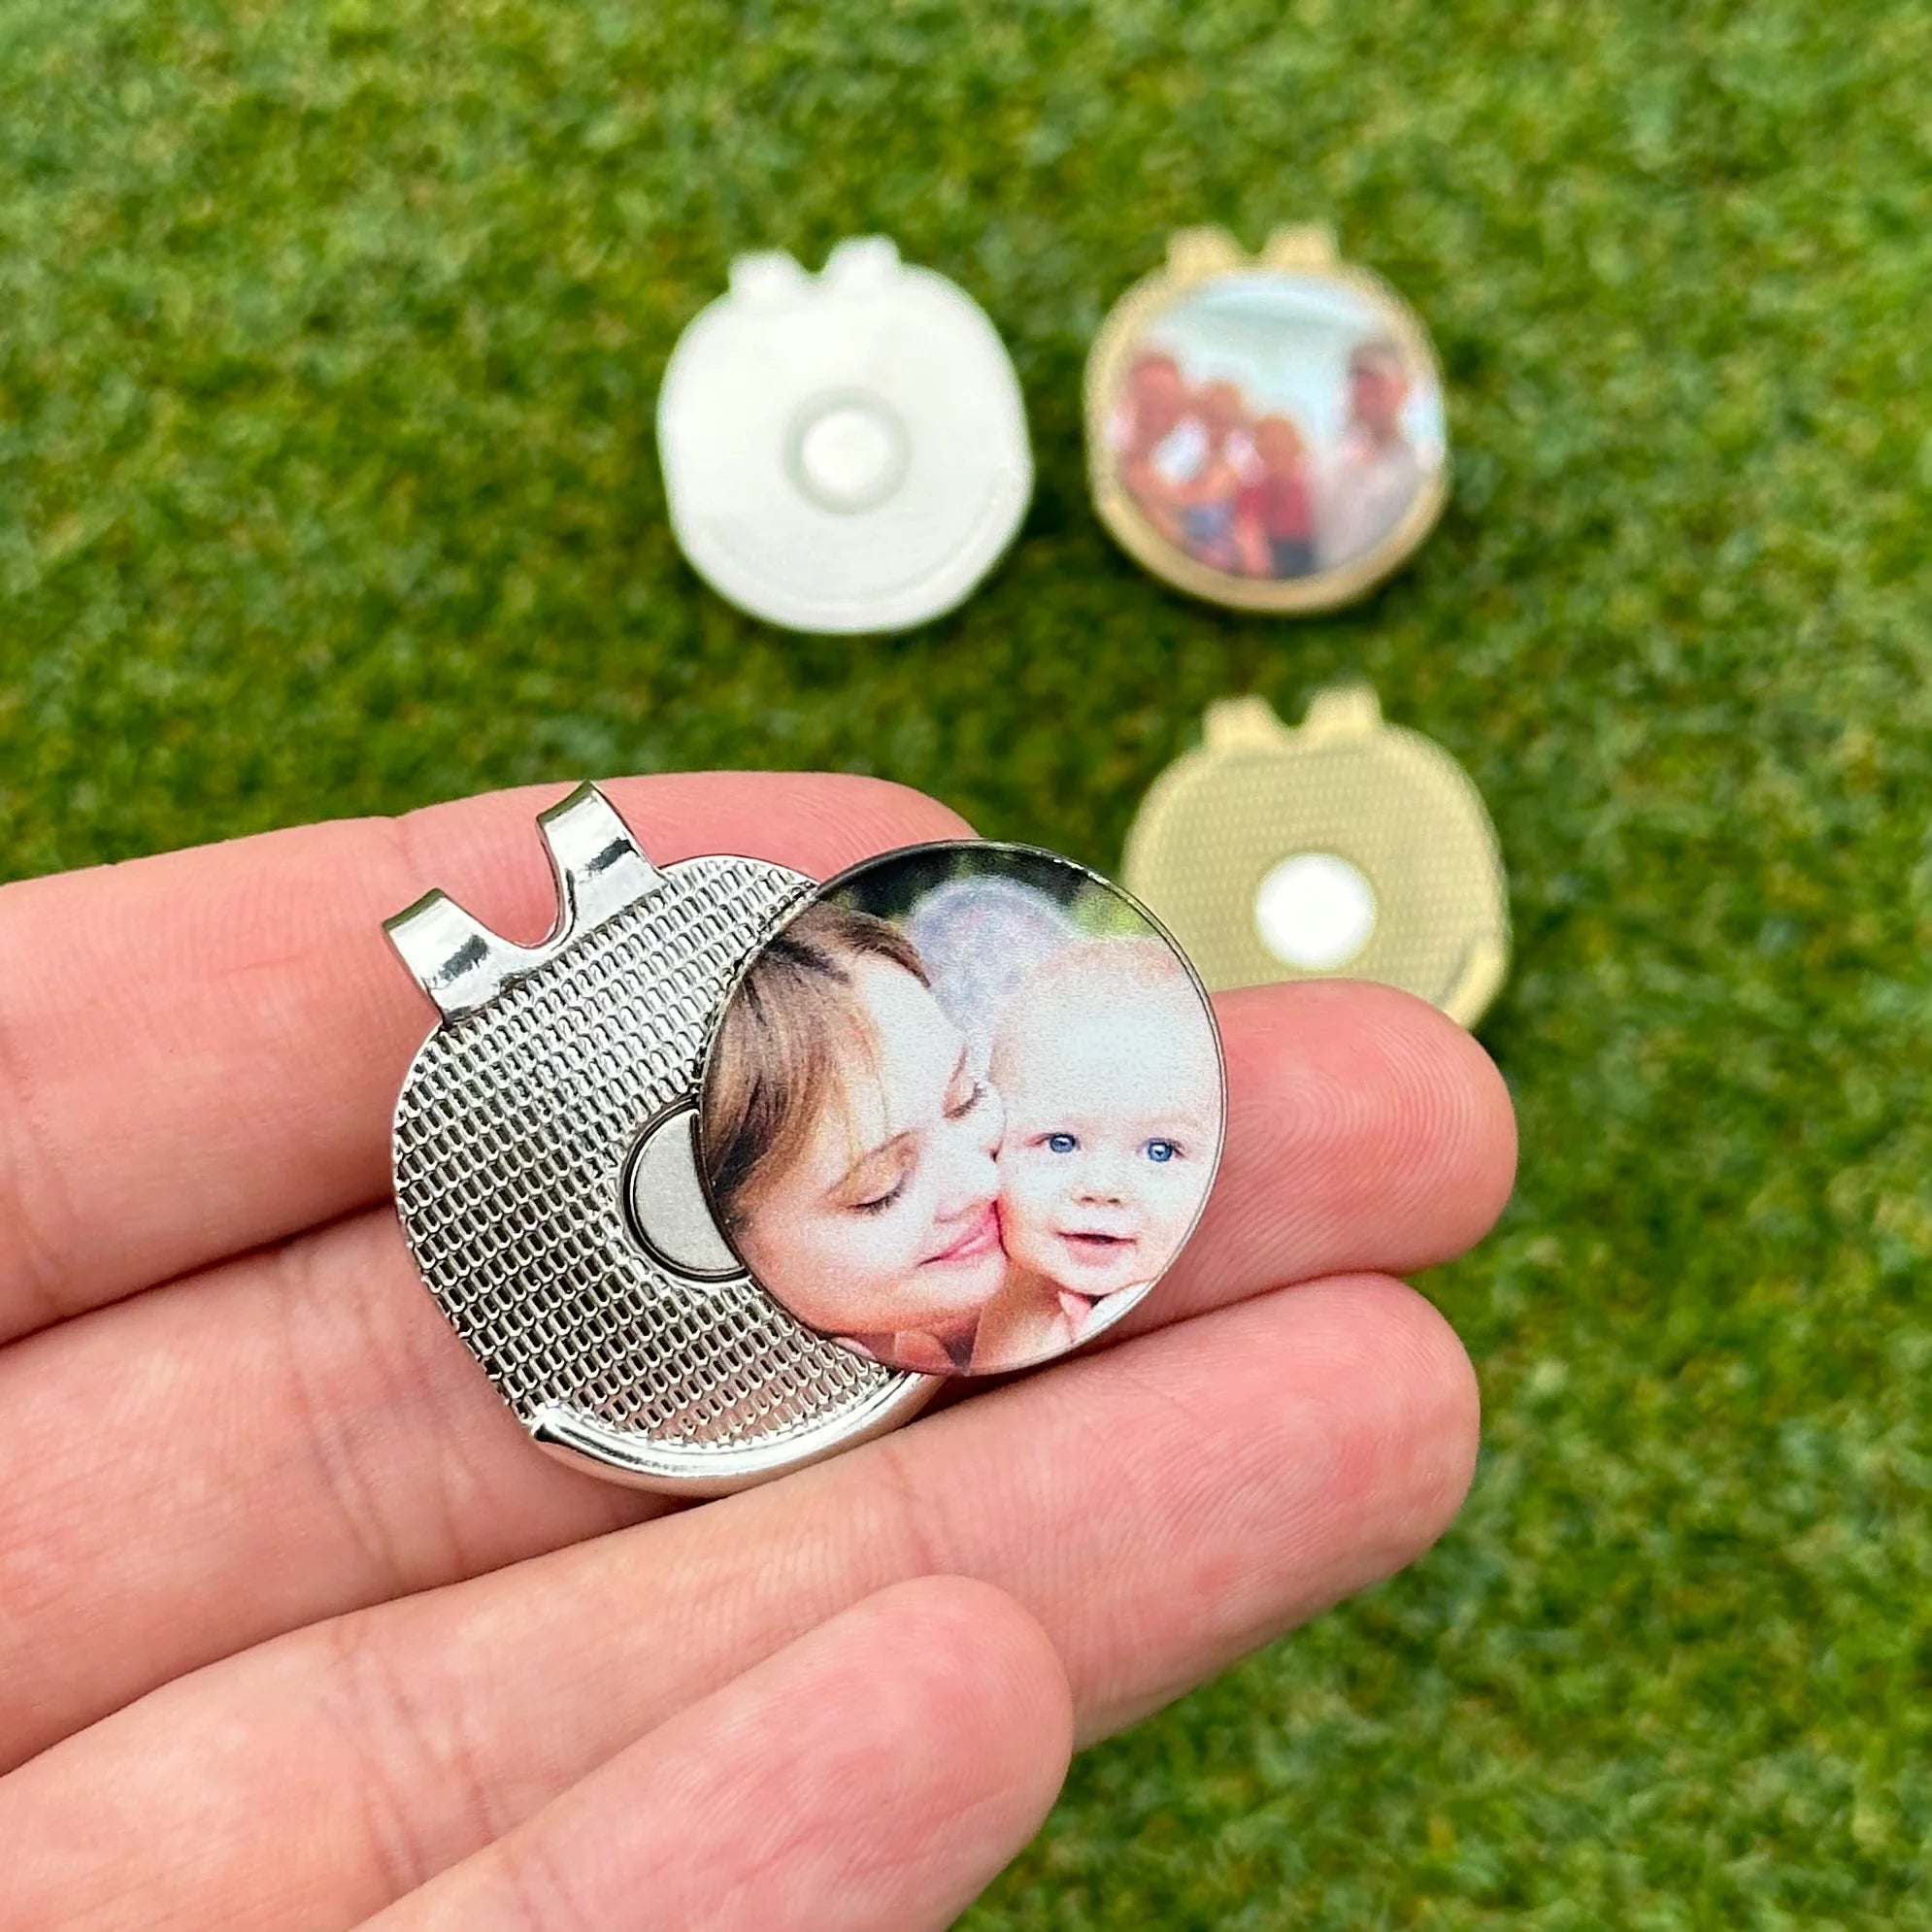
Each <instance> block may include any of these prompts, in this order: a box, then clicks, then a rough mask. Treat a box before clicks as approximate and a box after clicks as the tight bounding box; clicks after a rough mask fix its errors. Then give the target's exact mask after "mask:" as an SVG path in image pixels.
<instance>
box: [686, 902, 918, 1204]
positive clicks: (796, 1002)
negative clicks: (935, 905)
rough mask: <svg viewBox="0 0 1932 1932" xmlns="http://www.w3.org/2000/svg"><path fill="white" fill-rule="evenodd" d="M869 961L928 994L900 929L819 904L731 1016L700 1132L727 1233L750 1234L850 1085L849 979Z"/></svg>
mask: <svg viewBox="0 0 1932 1932" xmlns="http://www.w3.org/2000/svg"><path fill="white" fill-rule="evenodd" d="M860 959H884V960H888V961H890V962H891V964H893V965H894V966H903V967H904V968H905V969H906V971H907V972H908V973H910V974H912V976H913V977H914V979H916V981H918V983H919V984H920V985H922V986H924V985H930V984H931V982H930V980H928V979H927V977H926V969H925V966H924V963H923V962H922V961H921V960H920V958H919V955H918V949H916V947H915V946H914V945H913V943H912V941H911V940H909V939H908V938H907V937H906V936H905V935H904V934H903V933H902V932H900V931H899V930H898V928H897V927H896V926H891V925H888V924H887V923H886V922H885V921H884V920H883V919H880V918H875V917H873V916H872V915H871V914H870V913H855V912H849V911H848V910H847V909H846V908H844V907H842V906H832V905H826V904H824V903H822V902H821V903H820V904H818V905H816V906H809V907H807V908H806V910H805V911H804V912H802V913H800V914H799V916H797V917H796V918H795V919H793V920H792V922H791V923H790V924H789V925H788V926H786V927H784V928H783V930H782V931H781V932H780V933H779V934H778V936H777V937H776V938H774V939H772V940H769V941H767V942H766V945H765V948H764V949H763V951H761V952H760V953H759V954H758V957H757V959H756V960H755V961H754V962H753V963H752V966H751V970H750V971H749V973H747V974H746V976H745V978H744V979H743V980H742V981H741V982H740V983H739V986H738V990H737V991H736V992H735V993H734V994H733V995H732V998H731V1003H730V1005H729V1006H728V1007H727V1008H726V1009H725V1014H724V1026H723V1029H722V1031H721V1032H720V1034H719V1036H718V1041H717V1045H716V1049H714V1051H713V1055H712V1063H711V1068H710V1070H709V1072H708V1073H707V1074H706V1077H705V1083H704V1114H703V1117H702V1119H701V1122H700V1127H701V1133H702V1141H703V1146H704V1158H705V1168H706V1172H707V1174H708V1176H709V1178H710V1181H711V1188H712V1196H713V1198H714V1200H715V1201H716V1204H717V1210H718V1213H719V1214H720V1215H722V1216H723V1217H724V1224H725V1226H726V1227H727V1228H735V1227H739V1226H742V1225H743V1222H744V1218H745V1214H746V1211H747V1208H748V1205H749V1197H750V1196H751V1195H752V1194H753V1193H754V1192H755V1191H756V1189H757V1187H758V1184H759V1183H760V1182H761V1181H768V1180H770V1178H771V1177H772V1176H773V1175H774V1174H781V1173H783V1172H784V1170H785V1169H786V1168H788V1167H789V1166H790V1165H791V1163H792V1162H793V1161H795V1160H796V1159H797V1158H798V1157H799V1155H800V1154H801V1153H803V1152H804V1150H805V1147H806V1143H807V1142H808V1141H809V1140H810V1139H811V1137H812V1132H813V1129H814V1128H815V1127H816V1124H817V1121H818V1117H819V1115H820V1114H821V1113H822V1111H823V1109H824V1107H825V1104H826V1101H827V1100H828V1098H829V1097H830V1096H831V1095H832V1094H833V1093H835V1092H837V1091H839V1090H840V1089H841V1088H842V1087H843V1085H844V1072H843V1068H844V1065H845V1063H846V1062H847V1061H848V1060H849V1055H850V1050H851V1041H852V1036H853V1034H854V1031H855V1030H858V1029H860V1028H862V1026H863V1024H864V1019H863V1016H862V1014H861V1013H860V1011H859V1007H858V999H857V994H856V993H855V991H854V989H853V984H852V974H851V968H852V966H853V964H854V963H855V962H856V961H858V960H860Z"/></svg>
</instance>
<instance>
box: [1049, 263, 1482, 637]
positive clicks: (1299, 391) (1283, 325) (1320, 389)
mask: <svg viewBox="0 0 1932 1932" xmlns="http://www.w3.org/2000/svg"><path fill="white" fill-rule="evenodd" d="M1443 395H1444V388H1443V377H1442V369H1441V366H1440V364H1439V363H1438V361H1437V358H1436V352H1435V350H1434V348H1433V346H1432V345H1431V343H1430V341H1429V337H1428V332H1427V331H1426V330H1425V329H1424V328H1423V326H1422V324H1421V322H1420V320H1419V319H1418V318H1417V317H1416V313H1415V311H1414V310H1413V309H1411V308H1410V307H1409V305H1408V304H1407V303H1406V302H1404V301H1403V300H1402V298H1401V297H1400V296H1399V295H1397V294H1396V292H1395V291H1394V289H1392V288H1391V287H1390V286H1389V285H1388V283H1385V282H1383V281H1382V278H1381V277H1380V276H1377V275H1374V274H1372V273H1371V272H1370V271H1369V270H1367V269H1364V268H1360V267H1358V266H1356V265H1354V264H1352V263H1349V262H1346V261H1344V260H1343V259H1342V258H1341V256H1340V255H1339V254H1338V253H1337V252H1336V248H1335V242H1334V238H1333V236H1332V235H1331V234H1330V233H1329V232H1328V231H1327V230H1326V229H1322V228H1288V229H1283V230H1282V231H1280V232H1279V233H1277V234H1276V235H1275V236H1274V237H1273V238H1272V239H1271V240H1270V241H1269V243H1268V245H1267V247H1266V248H1264V249H1263V250H1261V252H1260V253H1259V254H1258V255H1249V254H1246V253H1244V252H1243V250H1241V249H1240V248H1239V247H1238V246H1237V245H1236V243H1235V242H1234V240H1233V239H1232V238H1231V237H1230V236H1228V235H1227V234H1225V233H1224V232H1223V231H1222V230H1220V229H1218V228H1189V229H1184V230H1183V231H1182V232H1181V233H1179V234H1177V235H1175V236H1174V237H1173V239H1172V240H1171V242H1170V243H1169V247H1168V257H1167V261H1166V263H1165V265H1164V266H1163V267H1161V268H1160V269H1158V270H1156V271H1155V272H1154V273H1153V274H1152V275H1149V276H1148V277H1147V278H1145V279H1144V280H1143V281H1141V282H1138V283H1135V284H1134V286H1133V287H1132V288H1130V289H1129V290H1128V291H1127V293H1126V294H1125V295H1124V296H1123V297H1122V298H1121V299H1120V301H1119V302H1118V303H1117V304H1116V306H1115V308H1114V310H1113V311H1112V313H1111V314H1110V315H1109V316H1108V317H1107V320H1106V322H1105V323H1104V324H1103V326H1102V328H1101V330H1100V333H1099V335H1098V336H1097V337H1096V338H1095V340H1094V344H1093V348H1092V350H1091V352H1090V353H1089V355H1088V358H1087V366H1086V385H1085V410H1086V440H1087V463H1088V471H1089V476H1090V479H1091V483H1092V488H1093V499H1094V505H1095V508H1096V509H1097V510H1098V512H1099V514H1100V517H1101V520H1102V521H1103V522H1104V523H1105V524H1106V525H1107V527H1108V529H1109V531H1110V532H1111V533H1112V534H1113V535H1114V537H1115V538H1116V540H1117V541H1118V542H1119V544H1120V545H1121V547H1122V548H1123V549H1124V550H1127V551H1128V552H1129V554H1130V555H1132V556H1133V557H1135V558H1136V559H1137V560H1138V561H1139V562H1141V563H1142V564H1144V565H1145V566H1146V567H1147V568H1148V569H1149V570H1150V571H1152V572H1153V573H1154V575H1155V576H1157V577H1161V578H1164V579H1165V580H1166V581H1167V582H1168V583H1172V584H1174V585H1175V586H1176V587H1177V588H1178V589H1182V590H1185V591H1188V592H1191V593H1192V594H1193V595H1194V596H1197V597H1202V598H1206V599H1208V600H1209V601H1210V602H1213V603H1216V604H1224V605H1229V606H1231V607H1233V608H1235V609H1239V610H1247V611H1263V612H1275V613H1279V614H1282V615H1290V616H1291V615H1297V614H1308V613H1313V612H1316V611H1327V610H1333V609H1335V608H1336V607H1337V606H1339V605H1343V604H1347V603H1350V602H1352V601H1353V600H1354V599H1356V598H1358V597H1361V596H1364V595H1365V594H1366V593H1367V592H1368V591H1370V590H1371V589H1373V588H1374V587H1375V586H1376V585H1377V584H1378V583H1381V582H1382V580H1383V579H1384V578H1386V577H1387V576H1388V575H1389V574H1390V573H1391V572H1392V571H1395V570H1397V569H1399V568H1400V567H1401V565H1402V564H1403V563H1405V562H1406V561H1407V560H1408V558H1409V557H1410V556H1411V555H1413V554H1414V552H1415V550H1416V548H1417V546H1419V545H1420V544H1421V542H1422V540H1423V539H1424V538H1425V537H1426V536H1427V535H1428V534H1429V532H1430V530H1431V529H1433V528H1434V526H1435V523H1436V520H1437V518H1438V517H1439V516H1441V515H1442V511H1443V506H1444V504H1445V503H1446V502H1447V501H1448V497H1449V443H1448V433H1447V428H1446V424H1445V419H1444V403H1443Z"/></svg>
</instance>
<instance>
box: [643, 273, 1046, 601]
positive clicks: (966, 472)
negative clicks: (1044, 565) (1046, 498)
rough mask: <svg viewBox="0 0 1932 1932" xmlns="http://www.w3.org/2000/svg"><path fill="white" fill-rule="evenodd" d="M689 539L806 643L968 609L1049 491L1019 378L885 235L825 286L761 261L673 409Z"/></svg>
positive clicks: (677, 483)
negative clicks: (1038, 485) (1037, 499)
mask: <svg viewBox="0 0 1932 1932" xmlns="http://www.w3.org/2000/svg"><path fill="white" fill-rule="evenodd" d="M657 442H658V451H659V455H660V457H661V459H662V461H663V465H664V484H665V490H666V493H667V496H668V498H669V502H670V511H671V523H672V528H673V530H674V531H675V532H676V534H677V538H678V542H679V544H680V546H681V547H682V548H683V552H684V554H685V556H686V557H688V558H689V560H690V562H691V564H692V567H693V568H694V569H696V570H697V571H698V573H699V574H700V575H701V576H702V577H703V578H704V579H705V580H706V582H707V583H710V584H711V585H712V587H713V588H714V589H716V591H717V592H718V593H719V594H720V595H721V596H724V597H727V598H729V599H730V600H731V602H733V603H734V604H737V605H738V606H739V607H740V608H741V609H743V610H746V611H749V613H751V615H752V616H758V617H763V618H765V619H767V620H768V621H769V622H772V623H776V624H782V625H784V626H785V627H786V628H788V629H791V630H798V631H814V632H831V633H859V632H868V631H871V632H877V631H893V630H905V629H908V628H910V627H911V626H913V625H915V624H919V623H923V622H925V621H926V620H927V619H928V618H931V617H936V616H940V615H942V614H943V613H944V612H947V611H949V610H950V609H952V607H953V606H954V605H955V604H957V603H959V602H960V601H961V600H962V599H963V598H964V597H965V596H966V595H967V594H968V593H969V592H970V591H971V590H972V589H973V587H974V586H975V585H976V584H977V583H979V582H980V580H981V579H982V578H983V576H984V575H985V573H986V572H987V571H988V570H989V569H991V567H992V566H993V564H994V563H995V562H996V561H997V560H998V558H999V556H1000V554H1001V552H1002V551H1004V550H1005V549H1006V548H1007V546H1008V544H1009V543H1010V542H1011V541H1012V539H1013V536H1014V533H1015V531H1016V530H1017V529H1018V527H1019V521H1020V518H1021V517H1022V516H1024V514H1025V511H1026V505H1027V501H1028V499H1029V497H1030V496H1031V494H1032V490H1033V459H1032V454H1031V451H1030V450H1029V449H1028V446H1027V438H1026V415H1025V409H1024V406H1023V404H1022V402H1021V400H1020V394H1019V383H1018V380H1017V379H1016V376H1015V374H1014V370H1013V364H1012V362H1011V360H1010V359H1009V358H1008V356H1007V352H1006V349H1005V347H1004V345H1003V344H1002V343H1001V341H1000V339H999V336H998V334H997V332H996V331H995V330H994V328H993V325H992V323H991V322H990V321H988V320H987V318H986V316H985V315H984V313H983V311H982V310H981V309H980V308H979V307H978V306H977V305H976V304H975V303H974V302H973V300H972V299H971V297H969V296H968V295H967V294H966V293H965V292H964V291H963V290H962V289H960V288H959V287H957V286H956V285H955V284H954V283H950V282H949V281H947V280H946V278H945V277H944V276H941V275H937V274H935V273H934V272H933V271H932V270H930V269H923V268H912V267H908V266H907V265H906V264H904V263H903V262H901V261H900V259H899V252H898V250H897V249H896V248H895V247H894V246H893V244H892V243H891V242H889V241H887V240H885V239H883V237H879V236H870V237H866V238H863V239H860V240H854V241H847V242H842V243H840V244H839V246H838V247H837V248H836V249H834V250H832V253H831V255H830V257H829V258H828V259H827V261H826V264H825V268H824V272H823V273H822V274H821V275H818V276H811V275H808V274H807V273H806V272H805V271H804V270H803V269H802V268H800V267H799V265H798V264H797V263H796V262H795V261H793V260H792V258H791V257H790V256H789V255H786V254H782V253H769V254H755V255H745V256H741V257H740V258H739V259H738V260H737V261H735V262H733V264H732V266H731V286H730V289H729V291H728V292H727V293H726V294H724V295H722V296H720V297H719V298H718V299H717V300H716V301H715V302H713V303H712V304H711V306H710V307H709V308H707V309H705V310H704V311H703V312H702V313H701V314H700V315H699V316H697V318H696V319H695V320H694V321H692V323H691V324H690V326H689V327H688V328H686V329H685V331H684V333H683V336H682V337H680V338H679V341H678V345H677V347H676V349H675V350H673V351H672V355H671V361H670V365H669V367H668V368H667V369H666V370H665V374H664V385H663V388H662V390H661V392H660V394H659V396H658V403H657Z"/></svg>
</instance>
